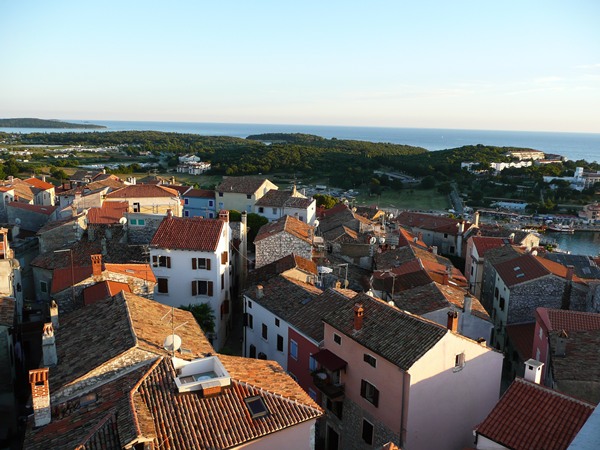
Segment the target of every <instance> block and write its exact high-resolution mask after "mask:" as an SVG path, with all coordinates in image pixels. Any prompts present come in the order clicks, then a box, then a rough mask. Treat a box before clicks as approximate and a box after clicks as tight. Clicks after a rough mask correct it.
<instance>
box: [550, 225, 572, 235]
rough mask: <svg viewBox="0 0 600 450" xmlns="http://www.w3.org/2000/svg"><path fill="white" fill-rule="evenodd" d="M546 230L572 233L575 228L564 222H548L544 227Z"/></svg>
mask: <svg viewBox="0 0 600 450" xmlns="http://www.w3.org/2000/svg"><path fill="white" fill-rule="evenodd" d="M546 230H548V231H555V232H557V233H574V232H575V228H573V226H572V225H565V224H564V223H555V224H550V225H548V227H547V228H546Z"/></svg>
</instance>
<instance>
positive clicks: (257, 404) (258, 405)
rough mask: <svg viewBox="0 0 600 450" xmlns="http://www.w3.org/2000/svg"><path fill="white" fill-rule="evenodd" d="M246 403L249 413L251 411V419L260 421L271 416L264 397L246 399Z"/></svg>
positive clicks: (256, 396)
mask: <svg viewBox="0 0 600 450" xmlns="http://www.w3.org/2000/svg"><path fill="white" fill-rule="evenodd" d="M244 401H245V402H246V406H247V407H248V411H250V417H252V418H253V419H258V418H260V417H264V416H266V415H268V414H269V410H268V408H267V405H265V402H264V401H263V399H262V397H260V396H258V395H255V396H253V397H246V398H245V399H244Z"/></svg>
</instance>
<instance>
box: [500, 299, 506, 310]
mask: <svg viewBox="0 0 600 450" xmlns="http://www.w3.org/2000/svg"><path fill="white" fill-rule="evenodd" d="M504 304H505V300H504V297H500V311H504Z"/></svg>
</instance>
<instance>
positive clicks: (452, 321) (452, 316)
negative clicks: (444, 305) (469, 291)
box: [447, 311, 458, 333]
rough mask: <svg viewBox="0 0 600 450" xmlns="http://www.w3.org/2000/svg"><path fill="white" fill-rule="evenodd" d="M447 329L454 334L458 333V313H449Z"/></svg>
mask: <svg viewBox="0 0 600 450" xmlns="http://www.w3.org/2000/svg"><path fill="white" fill-rule="evenodd" d="M447 327H448V329H449V330H450V331H452V332H453V333H456V332H457V331H458V313H457V312H456V311H448V323H447Z"/></svg>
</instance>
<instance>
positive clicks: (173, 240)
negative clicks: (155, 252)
mask: <svg viewBox="0 0 600 450" xmlns="http://www.w3.org/2000/svg"><path fill="white" fill-rule="evenodd" d="M224 224H225V222H223V221H222V220H219V219H203V218H201V217H165V218H164V219H163V221H162V222H161V224H160V225H159V227H158V230H156V234H155V235H154V238H152V242H150V245H151V246H152V247H156V248H166V249H171V250H195V251H202V252H213V251H215V250H216V249H217V246H218V245H219V240H220V239H221V233H222V230H223V227H224Z"/></svg>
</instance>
